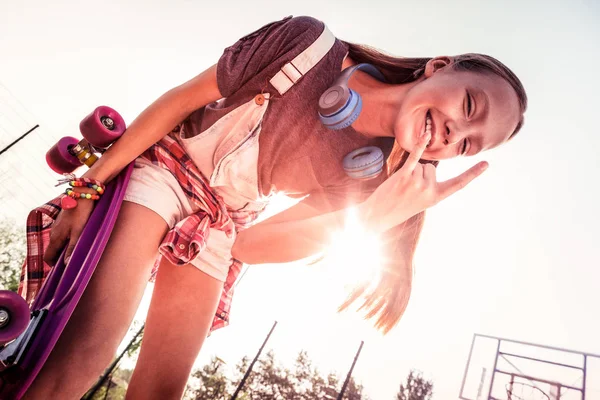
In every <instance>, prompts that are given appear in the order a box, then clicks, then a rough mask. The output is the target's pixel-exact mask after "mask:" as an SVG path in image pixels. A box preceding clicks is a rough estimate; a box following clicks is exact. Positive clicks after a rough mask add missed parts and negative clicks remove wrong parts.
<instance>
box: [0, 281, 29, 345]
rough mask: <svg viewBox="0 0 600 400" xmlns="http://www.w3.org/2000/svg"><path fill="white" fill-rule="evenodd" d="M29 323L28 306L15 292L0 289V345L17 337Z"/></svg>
mask: <svg viewBox="0 0 600 400" xmlns="http://www.w3.org/2000/svg"><path fill="white" fill-rule="evenodd" d="M28 324H29V306H28V305H27V302H26V301H25V300H24V299H23V298H22V297H21V296H19V295H18V294H17V293H15V292H11V291H9V290H2V291H0V345H2V344H5V343H8V342H10V341H12V340H14V339H16V338H17V337H19V335H20V334H21V333H23V331H24V330H25V328H27V325H28Z"/></svg>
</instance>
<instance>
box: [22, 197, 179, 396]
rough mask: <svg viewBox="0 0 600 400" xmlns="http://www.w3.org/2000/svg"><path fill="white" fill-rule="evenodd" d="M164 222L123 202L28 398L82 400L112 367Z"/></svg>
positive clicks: (142, 208) (139, 206)
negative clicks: (108, 235) (95, 266)
mask: <svg viewBox="0 0 600 400" xmlns="http://www.w3.org/2000/svg"><path fill="white" fill-rule="evenodd" d="M167 229H168V227H167V224H166V222H165V221H164V220H163V219H162V218H161V217H159V216H158V214H156V213H154V212H153V211H151V210H150V209H148V208H146V207H143V206H141V205H138V204H134V203H130V202H124V203H123V206H122V208H121V211H120V213H119V217H118V219H117V223H116V225H115V228H114V230H113V232H112V234H111V237H110V240H109V242H108V244H107V246H106V249H105V251H104V254H103V255H102V258H101V260H100V262H99V264H98V266H97V268H96V271H95V272H94V275H93V276H92V279H91V280H90V283H89V284H88V287H87V288H86V290H85V292H84V294H83V296H82V298H81V299H80V301H79V304H78V305H77V307H76V309H75V311H74V313H73V315H72V316H71V318H70V320H69V322H68V324H67V326H66V327H65V330H64V331H63V333H62V335H61V337H60V339H59V340H58V342H57V344H56V347H55V348H54V350H53V351H52V353H51V354H50V357H49V358H48V360H47V361H46V363H45V365H44V367H43V369H42V371H41V372H40V374H39V376H38V377H37V378H36V380H35V382H34V383H33V385H32V386H31V388H30V389H29V390H28V392H27V394H26V395H25V397H24V399H65V400H69V399H79V398H81V396H82V395H83V394H84V393H85V392H86V391H87V390H88V389H89V388H90V387H91V386H92V385H93V384H94V382H95V381H96V380H97V379H98V377H99V376H100V375H101V374H102V372H103V371H104V369H105V368H106V367H107V366H108V365H109V364H110V362H111V360H112V358H113V357H114V355H115V352H116V350H117V347H118V345H119V344H120V342H121V341H122V339H123V336H124V335H125V333H126V332H127V329H128V327H129V325H130V324H131V321H132V319H133V316H134V315H135V312H136V310H137V308H138V305H139V303H140V301H141V298H142V295H143V293H144V289H145V287H146V283H147V280H148V278H149V276H150V271H151V269H152V266H153V264H154V261H155V260H156V257H157V255H158V250H157V249H158V246H159V245H160V242H161V240H162V238H163V237H164V235H165V233H166V232H167Z"/></svg>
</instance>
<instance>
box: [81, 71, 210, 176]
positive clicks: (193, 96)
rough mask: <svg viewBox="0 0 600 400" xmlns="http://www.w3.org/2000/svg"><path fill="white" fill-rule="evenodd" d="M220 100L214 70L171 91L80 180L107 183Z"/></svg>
mask: <svg viewBox="0 0 600 400" xmlns="http://www.w3.org/2000/svg"><path fill="white" fill-rule="evenodd" d="M220 97H221V96H220V93H219V90H218V88H217V84H216V72H215V68H214V67H211V68H209V69H208V70H206V71H205V72H203V73H202V74H200V75H199V76H197V77H196V78H194V79H192V80H190V81H189V82H187V83H185V84H183V85H181V86H178V87H176V88H174V89H171V90H170V91H168V92H167V93H165V94H164V95H162V96H161V97H160V98H158V99H157V100H156V101H155V102H154V103H152V104H151V105H150V106H149V107H148V108H146V109H145V110H144V111H143V112H142V113H141V114H140V115H139V116H138V117H137V118H136V119H135V120H134V121H133V122H132V123H131V125H130V126H129V127H128V128H127V130H126V131H125V133H124V134H123V136H122V137H121V138H119V140H117V141H116V142H115V143H114V144H113V145H112V146H111V147H110V148H109V149H108V150H107V151H106V152H105V153H104V155H103V156H102V157H100V159H99V160H98V161H96V162H95V163H94V165H93V166H92V167H91V168H90V169H89V170H88V171H87V172H86V173H85V174H84V175H83V176H84V177H86V178H93V179H97V180H99V181H101V182H108V181H110V180H111V179H113V178H114V177H115V176H116V175H118V174H119V172H120V171H121V170H122V169H123V168H125V166H126V165H127V164H129V163H130V162H131V161H133V160H135V159H136V158H137V157H138V156H139V155H140V154H142V153H143V152H144V151H146V150H147V149H148V148H149V147H150V146H152V145H153V144H154V143H156V142H158V141H160V140H161V139H162V138H163V137H164V136H165V135H167V134H168V133H169V132H170V131H171V130H172V129H173V128H174V127H175V126H176V125H177V124H179V123H180V122H181V121H183V120H184V119H185V118H186V117H187V116H188V115H189V114H191V113H192V112H193V111H195V110H196V109H199V108H201V107H203V106H205V105H206V104H209V103H211V102H213V101H215V100H218V99H219V98H220Z"/></svg>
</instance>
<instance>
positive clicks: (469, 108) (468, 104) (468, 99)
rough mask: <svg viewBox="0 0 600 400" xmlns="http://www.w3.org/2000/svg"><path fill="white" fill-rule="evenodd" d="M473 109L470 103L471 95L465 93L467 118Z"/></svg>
mask: <svg viewBox="0 0 600 400" xmlns="http://www.w3.org/2000/svg"><path fill="white" fill-rule="evenodd" d="M472 109H473V104H472V102H471V95H470V94H469V93H468V92H467V118H469V117H470V116H471V110H472Z"/></svg>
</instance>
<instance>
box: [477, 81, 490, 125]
mask: <svg viewBox="0 0 600 400" xmlns="http://www.w3.org/2000/svg"><path fill="white" fill-rule="evenodd" d="M473 92H474V93H475V96H473V98H474V99H475V104H476V106H477V113H478V114H479V117H478V118H480V119H482V120H483V119H485V118H486V117H487V115H488V114H489V112H490V107H489V104H490V99H489V97H488V95H487V94H486V93H485V91H484V90H482V89H478V88H476V89H473Z"/></svg>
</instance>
